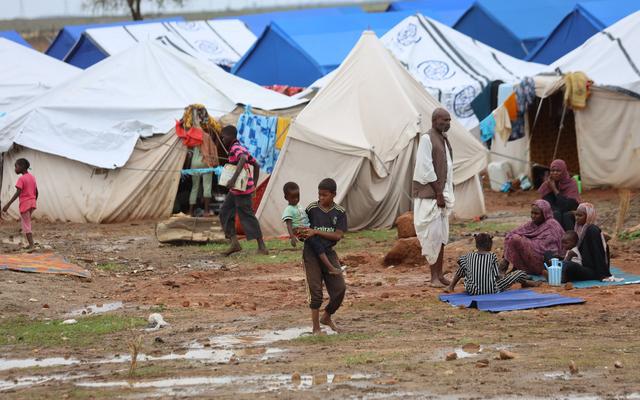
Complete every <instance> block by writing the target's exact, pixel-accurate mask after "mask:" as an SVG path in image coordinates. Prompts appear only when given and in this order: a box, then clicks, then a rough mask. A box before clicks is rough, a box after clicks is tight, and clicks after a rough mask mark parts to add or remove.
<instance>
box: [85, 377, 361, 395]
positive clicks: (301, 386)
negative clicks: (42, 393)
mask: <svg viewBox="0 0 640 400" xmlns="http://www.w3.org/2000/svg"><path fill="white" fill-rule="evenodd" d="M318 376H322V377H324V379H323V380H322V382H323V383H322V384H333V382H334V380H335V379H336V375H334V374H328V375H316V376H315V377H314V376H313V375H301V376H300V379H299V380H296V381H295V382H294V381H292V380H291V375H288V374H272V375H248V376H210V377H207V376H203V377H186V378H170V379H158V380H152V381H139V382H128V381H111V382H78V383H76V386H80V387H88V388H129V389H171V390H172V391H173V392H174V393H173V394H175V391H176V390H180V393H181V394H185V393H184V388H193V390H191V391H190V394H198V393H199V391H198V389H197V388H196V387H197V386H206V390H209V389H210V388H211V386H217V387H221V386H230V385H234V386H237V387H234V390H237V391H239V392H243V393H258V392H273V391H278V390H282V389H288V390H306V389H310V388H311V387H313V386H314V382H317V381H318ZM338 376H340V377H341V379H340V380H339V381H336V383H340V384H349V385H352V386H358V385H359V384H363V383H364V382H366V380H367V379H371V378H372V376H371V375H364V374H354V375H350V376H347V375H338ZM180 388H181V389H180ZM200 392H201V391H200ZM165 393H166V392H165ZM166 394H168V393H166Z"/></svg>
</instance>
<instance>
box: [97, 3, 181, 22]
mask: <svg viewBox="0 0 640 400" xmlns="http://www.w3.org/2000/svg"><path fill="white" fill-rule="evenodd" d="M153 1H155V2H156V4H158V7H160V8H162V7H164V5H165V4H166V3H169V2H173V3H176V4H178V5H182V4H184V1H185V0H153ZM87 2H88V4H89V5H91V6H93V8H94V9H102V10H105V11H112V10H120V9H123V8H127V9H128V10H129V12H131V17H132V18H133V19H134V20H135V21H141V20H142V9H141V3H142V2H143V0H88V1H87Z"/></svg>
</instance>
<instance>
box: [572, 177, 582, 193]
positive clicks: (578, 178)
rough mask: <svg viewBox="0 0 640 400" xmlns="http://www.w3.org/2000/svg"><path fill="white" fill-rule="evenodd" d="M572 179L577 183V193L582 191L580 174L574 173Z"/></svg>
mask: <svg viewBox="0 0 640 400" xmlns="http://www.w3.org/2000/svg"><path fill="white" fill-rule="evenodd" d="M573 180H575V181H576V183H577V184H578V193H582V180H581V179H580V175H574V176H573Z"/></svg>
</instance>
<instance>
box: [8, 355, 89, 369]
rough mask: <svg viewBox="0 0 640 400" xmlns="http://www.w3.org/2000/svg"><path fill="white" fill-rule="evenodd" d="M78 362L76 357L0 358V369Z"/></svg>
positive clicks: (51, 365)
mask: <svg viewBox="0 0 640 400" xmlns="http://www.w3.org/2000/svg"><path fill="white" fill-rule="evenodd" d="M73 364H80V360H78V359H77V358H64V357H51V358H23V359H6V358H0V371H6V370H9V369H13V368H32V367H57V366H61V365H73Z"/></svg>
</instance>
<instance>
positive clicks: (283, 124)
mask: <svg viewBox="0 0 640 400" xmlns="http://www.w3.org/2000/svg"><path fill="white" fill-rule="evenodd" d="M289 126H291V118H290V117H278V127H277V128H276V149H278V150H280V149H282V147H284V141H285V139H286V138H287V134H288V133H289Z"/></svg>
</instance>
